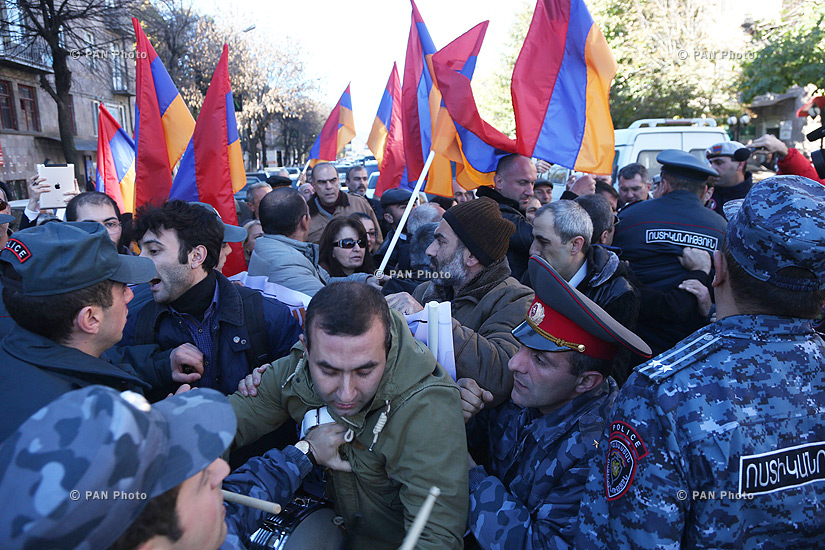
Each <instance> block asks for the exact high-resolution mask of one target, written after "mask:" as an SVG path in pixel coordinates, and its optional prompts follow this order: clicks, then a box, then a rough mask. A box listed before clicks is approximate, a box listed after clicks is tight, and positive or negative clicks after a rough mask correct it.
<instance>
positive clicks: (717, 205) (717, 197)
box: [705, 141, 753, 216]
mask: <svg viewBox="0 0 825 550" xmlns="http://www.w3.org/2000/svg"><path fill="white" fill-rule="evenodd" d="M750 156H751V150H750V149H748V148H747V147H745V146H744V145H742V144H741V143H739V142H738V141H723V142H722V143H717V144H715V145H711V146H710V147H708V148H707V149H706V150H705V157H706V158H707V159H708V162H709V163H710V165H711V166H712V167H713V169H714V170H716V171H717V172H718V173H719V176H718V177H716V178H713V180H712V182H713V195H712V196H711V198H710V203H709V204H708V206H709V207H710V208H712V209H713V210H714V212H716V213H717V214H719V215H720V216H724V215H725V211H724V210H723V208H722V207H723V206H725V203H726V202H728V201H729V200H734V199H743V198H745V195H747V194H748V191H750V190H751V187H753V174H751V173H750V172H748V171H747V170H745V165H746V164H747V160H748V157H750Z"/></svg>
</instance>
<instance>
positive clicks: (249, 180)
mask: <svg viewBox="0 0 825 550" xmlns="http://www.w3.org/2000/svg"><path fill="white" fill-rule="evenodd" d="M268 177H269V175H267V173H266V172H247V173H246V185H244V186H243V187H242V188H241V190H240V191H238V192H237V193H235V200H236V201H245V200H246V190H247V189H248V188H249V186H250V185H252V184H253V183H258V182H259V181H266V178H268Z"/></svg>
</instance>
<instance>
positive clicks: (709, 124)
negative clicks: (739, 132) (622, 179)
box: [613, 118, 730, 182]
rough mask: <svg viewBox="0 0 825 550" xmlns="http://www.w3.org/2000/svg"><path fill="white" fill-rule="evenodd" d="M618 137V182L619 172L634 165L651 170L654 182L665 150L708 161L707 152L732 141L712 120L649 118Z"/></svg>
mask: <svg viewBox="0 0 825 550" xmlns="http://www.w3.org/2000/svg"><path fill="white" fill-rule="evenodd" d="M615 136H616V155H615V156H614V157H613V181H614V182H616V181H618V177H619V170H620V169H621V168H624V167H625V166H627V165H628V164H631V163H634V162H638V163H640V164H642V165H643V166H644V167H645V168H647V171H648V172H649V173H650V177H651V178H652V177H654V176H657V175H659V171H660V170H661V166H660V165H659V163H658V162H656V155H658V154H659V153H661V152H662V151H664V150H665V149H679V150H680V151H686V152H688V153H690V154H691V155H693V156H694V157H696V158H697V159H700V160H705V149H707V148H708V147H710V146H711V145H713V144H714V143H719V142H721V141H729V139H730V138H729V137H728V133H727V132H726V131H725V130H723V129H722V128H719V127H717V126H716V121H715V120H713V119H712V118H690V119H665V118H646V119H642V120H637V121H635V122H633V123H632V124H631V125H630V126H629V127H628V128H625V129H622V130H615Z"/></svg>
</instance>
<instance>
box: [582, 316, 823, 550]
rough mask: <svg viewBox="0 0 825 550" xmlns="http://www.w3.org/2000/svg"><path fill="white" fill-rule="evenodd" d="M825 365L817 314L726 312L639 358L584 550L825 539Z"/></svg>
mask: <svg viewBox="0 0 825 550" xmlns="http://www.w3.org/2000/svg"><path fill="white" fill-rule="evenodd" d="M824 367H825V343H824V342H823V341H822V339H821V338H820V337H819V336H818V335H816V333H814V331H813V330H812V329H811V323H810V321H809V320H807V319H795V318H790V317H776V316H769V315H735V316H731V317H726V318H724V319H722V320H720V321H718V322H716V323H714V324H713V325H710V326H708V327H705V328H703V329H701V330H699V331H697V332H695V333H694V334H693V335H691V336H690V337H689V338H687V339H685V340H683V341H682V342H680V343H679V344H677V345H676V347H674V348H673V349H672V350H670V351H667V352H665V353H664V354H662V355H659V356H657V357H656V358H655V359H653V360H651V361H648V362H647V363H645V364H644V365H642V366H640V367H637V369H636V371H635V372H634V373H633V375H631V377H630V379H629V380H628V381H627V384H625V385H624V386H623V387H622V390H621V392H620V394H619V397H618V398H617V400H616V406H615V409H614V412H613V415H612V421H611V423H610V425H609V430H610V436H609V440H608V443H607V445H602V449H600V453H599V456H598V458H597V460H595V461H594V466H593V470H592V471H591V474H590V476H589V478H588V483H587V494H586V496H585V499H584V500H583V501H582V509H581V514H580V522H581V523H580V526H579V536H580V537H581V539H582V540H579V539H577V540H576V548H599V549H603V548H657V549H659V548H668V549H672V548H731V549H733V548H736V549H741V548H783V550H790V549H796V548H814V547H821V545H822V533H823V532H825V513H823V510H825V483H823V481H825V407H823V403H825V368H824ZM743 495H744V496H743Z"/></svg>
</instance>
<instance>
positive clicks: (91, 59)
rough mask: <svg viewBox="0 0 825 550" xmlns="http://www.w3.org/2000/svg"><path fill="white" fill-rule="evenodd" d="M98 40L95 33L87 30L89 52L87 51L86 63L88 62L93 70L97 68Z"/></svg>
mask: <svg viewBox="0 0 825 550" xmlns="http://www.w3.org/2000/svg"><path fill="white" fill-rule="evenodd" d="M96 44H97V41H96V40H95V35H94V34H92V33H90V32H86V45H87V46H86V47H87V49H88V52H87V53H86V63H87V64H88V66H89V68H90V69H91V70H93V71H94V70H95V69H97V55H98V52H97V45H96Z"/></svg>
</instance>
